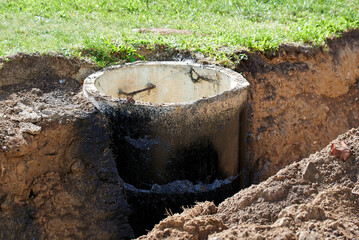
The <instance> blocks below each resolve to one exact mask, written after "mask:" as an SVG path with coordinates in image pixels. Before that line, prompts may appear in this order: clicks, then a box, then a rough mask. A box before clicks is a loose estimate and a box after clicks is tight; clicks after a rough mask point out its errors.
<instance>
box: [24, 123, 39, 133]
mask: <svg viewBox="0 0 359 240" xmlns="http://www.w3.org/2000/svg"><path fill="white" fill-rule="evenodd" d="M19 126H20V132H22V133H29V134H32V135H37V134H39V133H40V132H41V127H40V126H37V125H35V124H33V123H24V122H22V123H20V124H19Z"/></svg>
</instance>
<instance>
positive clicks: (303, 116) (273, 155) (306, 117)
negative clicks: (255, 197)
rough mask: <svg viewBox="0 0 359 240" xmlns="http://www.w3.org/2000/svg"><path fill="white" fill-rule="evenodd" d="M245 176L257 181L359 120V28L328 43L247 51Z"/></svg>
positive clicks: (244, 63)
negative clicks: (247, 93)
mask: <svg viewBox="0 0 359 240" xmlns="http://www.w3.org/2000/svg"><path fill="white" fill-rule="evenodd" d="M247 54H248V60H244V61H242V62H241V63H240V64H239V65H238V66H237V67H236V71H238V72H241V73H242V74H243V75H244V77H245V78H246V79H247V80H248V81H249V82H250V89H249V96H248V104H249V112H248V124H249V136H248V139H247V140H248V161H247V166H248V172H249V180H250V182H252V183H258V182H260V181H263V180H265V179H267V178H268V177H269V176H272V175H273V174H275V173H276V172H277V171H278V170H280V169H281V168H283V167H284V166H286V165H288V164H290V163H292V162H294V161H298V160H300V159H302V158H304V157H308V156H309V154H311V153H314V152H316V151H318V150H320V149H322V148H323V147H325V146H326V145H327V144H328V143H329V142H330V141H331V140H333V139H335V138H336V137H337V136H338V135H339V134H342V133H344V132H345V131H347V130H348V129H351V128H353V127H358V126H359V31H350V32H348V33H344V34H343V36H342V37H341V38H334V39H329V40H328V49H322V48H305V47H299V46H281V47H280V48H279V50H278V51H277V52H276V53H275V55H274V54H273V53H267V55H263V54H259V53H247Z"/></svg>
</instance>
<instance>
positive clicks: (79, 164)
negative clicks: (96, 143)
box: [71, 160, 85, 173]
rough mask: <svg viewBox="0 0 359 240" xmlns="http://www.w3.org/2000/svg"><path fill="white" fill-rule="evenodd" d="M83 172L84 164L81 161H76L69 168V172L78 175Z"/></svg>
mask: <svg viewBox="0 0 359 240" xmlns="http://www.w3.org/2000/svg"><path fill="white" fill-rule="evenodd" d="M84 170H85V164H84V163H83V162H82V161H81V160H77V161H76V162H75V163H74V164H72V166H71V172H73V173H80V172H83V171H84Z"/></svg>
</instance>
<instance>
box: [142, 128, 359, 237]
mask: <svg viewBox="0 0 359 240" xmlns="http://www.w3.org/2000/svg"><path fill="white" fill-rule="evenodd" d="M337 140H340V141H344V142H345V143H346V144H347V145H348V147H349V148H350V150H351V153H352V157H351V158H350V159H349V160H347V161H346V162H343V161H342V160H339V159H337V158H335V157H334V156H332V155H331V154H329V151H330V146H329V145H328V146H327V147H326V148H324V149H323V150H322V151H320V152H317V153H315V154H312V155H311V156H310V157H309V158H306V159H303V160H301V161H299V162H296V163H293V164H291V165H289V166H287V167H285V168H284V169H282V170H280V171H279V172H278V173H277V174H275V175H274V176H272V177H270V178H269V179H268V180H266V181H264V182H262V183H260V184H259V185H252V186H251V187H249V188H247V189H245V190H242V191H240V192H238V193H237V194H235V195H234V196H233V197H230V198H228V199H226V200H225V201H223V202H222V203H221V204H220V205H219V206H218V207H216V206H215V205H214V204H213V203H210V202H205V203H199V204H197V205H196V206H195V207H193V208H191V209H186V210H185V211H184V212H183V213H182V214H175V215H173V216H169V217H167V218H166V219H164V220H163V221H161V222H160V223H159V224H158V225H156V226H155V228H154V229H153V230H152V231H151V232H150V233H148V235H147V236H143V237H140V239H212V240H215V239H216V240H220V239H324V238H327V239H328V238H329V239H356V238H357V237H358V236H359V129H358V128H357V129H351V130H349V131H348V132H347V133H345V134H343V135H340V136H339V137H338V139H337Z"/></svg>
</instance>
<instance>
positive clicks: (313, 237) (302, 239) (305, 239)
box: [298, 231, 321, 240]
mask: <svg viewBox="0 0 359 240" xmlns="http://www.w3.org/2000/svg"><path fill="white" fill-rule="evenodd" d="M317 239H321V238H320V236H319V235H318V234H317V233H315V232H313V231H311V232H308V231H301V232H299V236H298V240H317Z"/></svg>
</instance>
